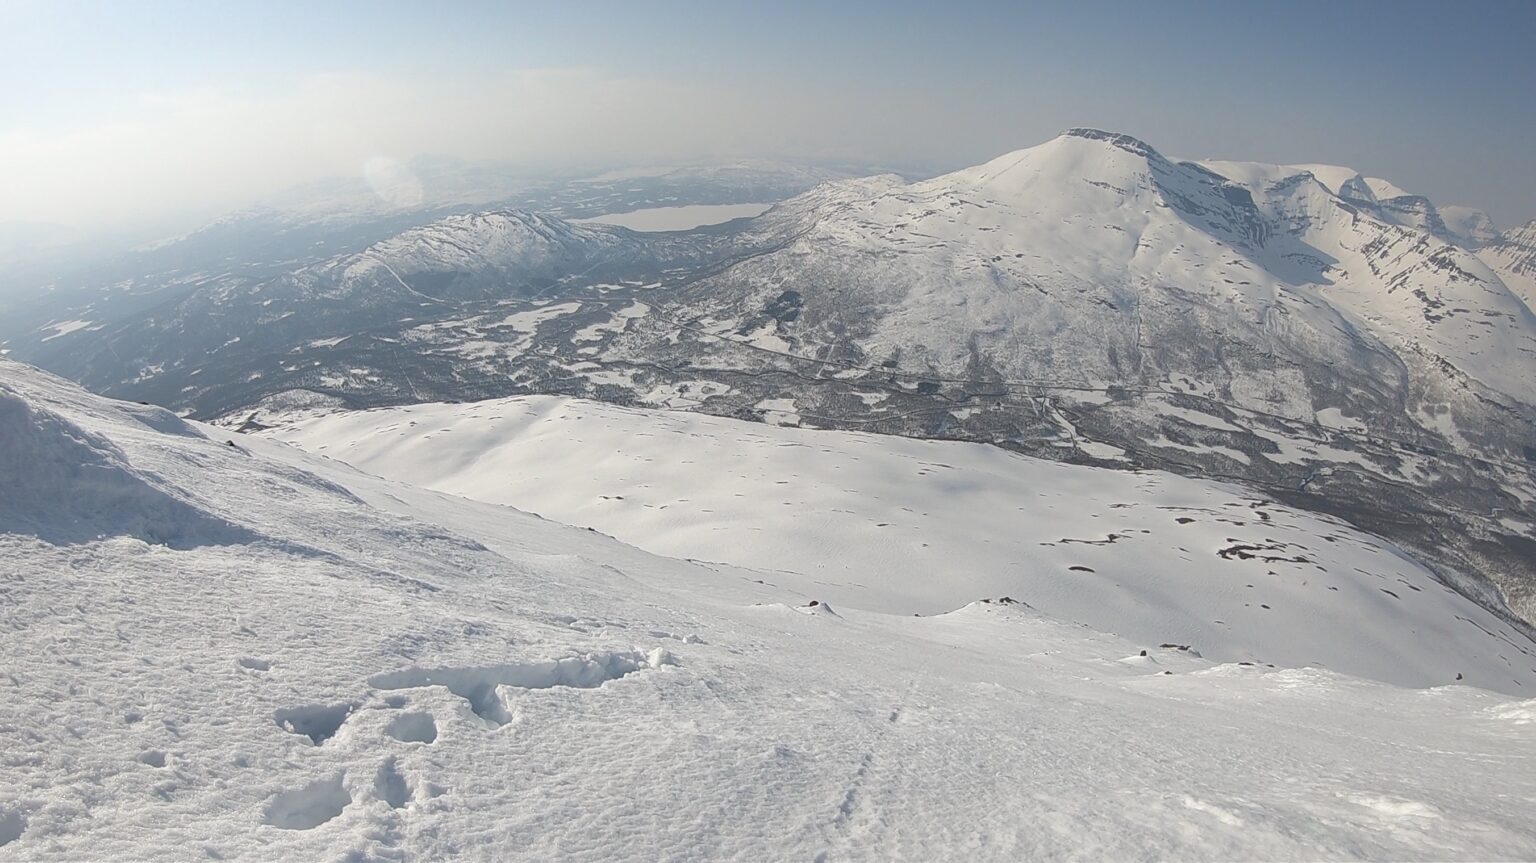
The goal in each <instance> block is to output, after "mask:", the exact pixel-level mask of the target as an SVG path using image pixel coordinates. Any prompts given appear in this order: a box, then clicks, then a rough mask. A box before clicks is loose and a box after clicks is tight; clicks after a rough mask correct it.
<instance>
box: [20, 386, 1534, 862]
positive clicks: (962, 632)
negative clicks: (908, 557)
mask: <svg viewBox="0 0 1536 863" xmlns="http://www.w3.org/2000/svg"><path fill="white" fill-rule="evenodd" d="M0 377H3V379H4V381H5V383H6V385H7V387H8V388H9V389H10V390H11V391H13V392H16V393H19V394H20V398H21V399H22V400H23V401H24V402H25V403H26V405H27V407H28V408H29V410H31V411H32V412H33V413H34V414H36V415H50V416H57V417H60V418H61V419H63V420H65V421H67V422H68V423H70V424H72V425H73V426H74V427H76V428H78V429H80V430H82V431H83V432H85V433H89V434H90V435H92V436H94V439H95V440H99V441H104V442H106V443H110V444H111V445H112V446H115V447H116V448H117V449H118V451H120V453H121V457H122V459H123V460H124V463H125V464H126V465H127V467H128V468H131V469H132V470H134V471H137V472H139V473H140V474H141V475H142V476H146V477H149V476H152V477H155V478H156V481H157V482H164V483H166V484H167V487H171V486H175V487H178V488H185V487H189V486H190V485H192V484H193V481H194V480H195V484H196V488H197V496H196V497H195V498H190V497H189V498H186V500H188V501H189V503H188V505H189V506H196V507H197V508H199V509H201V510H203V511H205V512H207V513H208V514H209V516H210V517H218V518H223V519H226V520H229V521H231V522H232V523H235V524H238V525H240V526H242V527H243V528H244V529H246V530H248V531H250V532H251V533H252V534H253V535H259V536H261V537H262V539H261V540H259V541H254V542H249V543H230V544H209V545H198V546H194V547H177V546H174V545H167V544H163V543H160V542H158V541H156V539H154V538H144V537H136V536H132V535H125V534H119V533H114V532H113V531H111V530H107V529H102V530H99V531H97V534H98V535H99V538H92V539H89V540H86V541H71V542H68V543H59V542H56V541H54V540H51V539H49V538H48V537H46V536H45V535H42V534H40V533H38V532H36V531H32V530H22V531H21V532H16V530H15V529H14V527H13V526H12V524H11V523H10V522H7V523H6V524H5V526H4V528H3V529H0V601H3V607H4V608H5V613H4V615H3V616H0V655H4V656H5V658H6V660H5V664H4V669H3V673H0V753H3V758H0V860H28V861H33V860H63V861H74V860H82V859H90V860H143V859H225V860H272V859H304V860H311V859H396V860H439V859H447V858H454V859H466V860H509V859H525V860H547V859H554V858H564V859H620V860H658V859H754V860H768V859H798V860H811V859H826V860H841V859H952V858H954V857H957V856H964V857H967V858H971V859H977V860H1018V859H1044V858H1058V859H1059V858H1064V857H1072V858H1095V859H1126V858H1132V857H1136V858H1141V857H1147V856H1157V857H1164V858H1169V859H1175V858H1176V859H1233V858H1242V859H1256V858H1263V859H1318V858H1339V857H1350V858H1378V859H1408V858H1432V859H1515V858H1528V857H1531V856H1533V855H1536V835H1533V832H1532V830H1531V825H1530V818H1529V811H1528V809H1529V806H1528V801H1529V800H1530V799H1532V798H1536V768H1533V766H1532V765H1536V748H1533V747H1536V743H1533V740H1536V738H1533V737H1532V735H1531V734H1530V733H1529V729H1530V722H1529V721H1530V717H1531V716H1532V715H1536V714H1533V711H1536V708H1533V706H1532V704H1533V702H1531V701H1520V700H1515V699H1512V698H1510V697H1509V696H1506V695H1499V694H1495V693H1493V692H1490V691H1487V690H1482V689H1476V688H1472V687H1468V686H1465V685H1447V686H1442V687H1438V688H1434V689H1428V690H1416V689H1400V688H1396V687H1393V686H1389V685H1385V684H1380V683H1373V682H1368V681H1364V680H1361V679H1357V678H1352V677H1348V676H1344V675H1341V674H1339V673H1337V672H1334V671H1330V670H1325V669H1318V668H1284V667H1276V668H1270V667H1266V666H1264V665H1262V664H1242V663H1225V664H1223V663H1220V662H1217V661H1214V660H1212V659H1210V658H1204V657H1200V656H1198V655H1196V653H1197V650H1195V649H1185V648H1186V647H1187V646H1186V645H1176V644H1168V645H1159V644H1156V643H1146V642H1142V641H1138V640H1127V639H1125V638H1122V637H1119V636H1113V635H1108V634H1104V633H1099V632H1096V631H1094V630H1093V629H1090V628H1088V627H1084V626H1082V625H1080V624H1077V623H1072V622H1067V621H1063V620H1060V619H1058V618H1055V617H1052V616H1049V615H1045V614H1042V613H1041V612H1040V611H1038V610H1037V609H1033V608H1030V607H1029V606H1027V605H1025V604H1024V603H1021V602H1017V601H1014V600H1005V599H998V598H993V600H992V601H987V602H973V603H969V604H966V605H965V606H964V607H962V608H958V609H956V610H953V611H949V612H946V613H943V614H937V615H928V616H911V615H905V614H904V615H887V614H879V613H872V612H868V611H863V610H860V609H859V608H858V607H857V605H854V604H849V603H836V606H837V611H836V612H831V611H830V610H829V609H828V608H827V605H826V603H821V602H818V603H817V604H816V605H814V606H810V605H809V604H808V603H807V602H805V601H804V600H803V599H802V598H801V597H800V596H799V595H798V593H797V592H796V591H795V590H793V589H787V588H784V587H780V586H776V585H775V584H773V581H774V579H773V578H772V577H771V576H770V575H769V574H765V573H760V572H755V571H748V570H738V569H733V568H731V567H728V566H724V565H709V566H705V565H697V564H692V563H688V562H684V561H677V560H670V559H665V558H660V557H655V556H652V555H650V554H647V553H645V552H643V551H640V550H638V549H635V548H634V547H632V546H627V545H624V544H621V543H619V542H617V541H615V540H612V539H610V538H608V537H605V536H602V535H600V534H597V533H594V532H592V531H588V530H584V529H581V528H577V527H568V526H565V525H561V524H559V523H556V522H551V521H546V520H544V519H540V518H537V517H534V516H530V515H527V514H524V513H522V512H519V511H517V510H514V509H511V508H508V507H503V506H496V505H491V504H485V503H480V502H475V501H470V500H466V499H464V498H458V497H453V496H448V495H444V494H441V493H437V492H432V491H428V490H424V489H421V488H419V487H414V486H410V485H406V484H402V483H396V482H391V481H388V480H383V479H378V478H374V477H370V476H368V475H366V474H363V473H360V472H358V471H356V470H354V469H352V468H349V467H347V466H345V465H343V464H341V463H339V462H335V461H330V460H326V459H320V458H316V457H312V456H307V455H305V454H303V453H301V452H300V451H298V450H296V449H294V448H293V447H290V446H286V445H284V444H280V443H277V442H272V441H264V440H259V439H253V438H243V437H237V438H236V439H235V442H236V444H237V445H236V446H234V447H231V446H229V445H228V444H227V443H225V442H224V440H223V439H222V438H223V436H222V435H219V436H215V437H211V438H210V437H205V436H201V435H185V434H173V433H167V432H164V431H155V430H153V429H150V428H149V427H148V426H146V425H145V424H144V423H143V422H142V421H141V420H140V419H139V418H138V417H137V416H136V415H135V408H134V406H131V405H124V404H119V403H112V402H107V401H103V400H101V399H98V398H96V397H92V396H87V395H86V394H84V393H83V392H81V391H80V390H78V389H75V388H74V387H73V386H71V385H68V384H65V383H63V382H62V381H59V380H57V379H54V378H50V377H48V376H46V375H43V374H40V373H37V372H35V371H33V370H30V369H28V368H26V367H23V366H19V365H16V364H14V363H9V362H5V361H0ZM13 441H14V439H13V438H12V437H11V436H5V437H0V450H6V449H8V448H10V447H12V446H13V445H14V443H13ZM5 491H6V493H7V494H10V493H12V492H13V491H15V490H14V489H12V488H6V489H5ZM31 491H34V492H35V491H36V490H35V489H31ZM183 515H184V514H183ZM95 517H98V518H106V515H104V514H100V513H98V514H96V516H95ZM166 517H167V518H168V519H169V518H175V517H178V516H177V515H176V514H174V513H171V514H167V516H166ZM82 519H83V520H86V521H88V520H89V517H88V516H86V515H82ZM104 524H107V525H110V524H111V522H110V520H108V521H106V522H104ZM871 590H872V591H874V590H877V587H872V588H871ZM1360 611H1361V613H1362V614H1374V613H1377V612H1378V611H1379V609H1374V608H1372V607H1370V606H1361V609H1360ZM1447 649H1448V650H1455V649H1458V648H1456V647H1455V646H1451V647H1448V648H1447ZM455 689H463V690H464V691H465V692H467V693H469V694H468V695H467V696H466V695H462V694H458V693H456V692H455ZM492 696H494V698H495V699H496V702H495V704H493V703H492V702H491V700H490V699H491V697H492ZM476 704H480V705H482V706H484V707H485V711H484V712H486V713H491V714H492V715H493V716H494V721H488V719H487V718H486V717H484V716H482V715H481V714H480V713H478V712H477V711H476V709H475V707H476ZM496 704H499V707H498V706H496ZM333 726H334V727H333ZM316 738H320V739H318V740H317V739H316Z"/></svg>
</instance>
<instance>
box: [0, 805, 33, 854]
mask: <svg viewBox="0 0 1536 863" xmlns="http://www.w3.org/2000/svg"><path fill="white" fill-rule="evenodd" d="M25 832H27V819H25V818H23V817H22V815H21V813H20V812H0V847H3V846H6V845H9V844H11V843H12V842H15V841H16V840H17V839H20V838H21V834H23V833H25Z"/></svg>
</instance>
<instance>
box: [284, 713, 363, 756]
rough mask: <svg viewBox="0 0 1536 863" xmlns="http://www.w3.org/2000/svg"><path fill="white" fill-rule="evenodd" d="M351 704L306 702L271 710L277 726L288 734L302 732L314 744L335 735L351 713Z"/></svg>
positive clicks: (317, 744) (318, 743)
mask: <svg viewBox="0 0 1536 863" xmlns="http://www.w3.org/2000/svg"><path fill="white" fill-rule="evenodd" d="M355 706H356V705H352V704H306V705H304V706H303V707H287V708H284V709H282V710H278V711H275V712H273V714H272V719H273V721H275V722H276V723H277V727H278V728H281V729H283V730H284V731H287V732H289V733H290V734H302V735H304V736H305V737H308V738H309V739H310V740H311V741H313V742H314V744H315V745H316V746H319V745H320V744H322V743H324V742H325V741H327V740H330V739H331V738H332V737H335V736H336V731H337V730H338V729H340V728H341V724H342V723H343V722H346V721H347V717H348V716H350V715H351V714H352V709H353V707H355Z"/></svg>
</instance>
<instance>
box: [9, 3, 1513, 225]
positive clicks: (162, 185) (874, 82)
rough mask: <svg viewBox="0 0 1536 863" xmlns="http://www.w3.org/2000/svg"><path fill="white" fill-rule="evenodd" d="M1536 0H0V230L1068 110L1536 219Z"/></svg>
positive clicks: (762, 152)
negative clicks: (373, 169)
mask: <svg viewBox="0 0 1536 863" xmlns="http://www.w3.org/2000/svg"><path fill="white" fill-rule="evenodd" d="M1533 46H1536V0H1509V2H1455V3H1419V2H1387V0H1380V2H1350V0H1333V2H1318V3H1306V2H1285V3H1262V4H1261V3H1258V2H1249V3H1242V2H1240V3H1231V2H1226V3H1217V2H1195V0H1191V2H1174V0H1170V2H1072V3H1060V4H1055V3H1052V4H1043V3H1042V4H1031V3H1024V2H994V3H984V2H975V3H964V2H950V3H935V2H922V3H900V2H879V3H874V2H870V3H833V2H820V3H817V2H806V3H798V2H782V0H781V2H771V3H769V2H763V3H758V2H751V3H748V2H741V3H733V2H727V0H717V2H697V3H680V2H614V3H609V2H596V0H583V2H548V0H544V2H537V3H526V4H524V3H479V2H467V0H457V2H439V3H432V4H428V3H425V2H421V3H392V2H378V0H375V2H367V3H361V2H359V3H351V2H334V0H326V2H307V3H282V2H271V0H267V2H262V3H251V2H240V3H234V2H214V0H199V2H188V3H171V2H160V3H155V2H148V0H132V2H109V3H99V4H98V3H80V2H66V0H38V2H33V0H0V81H3V82H4V83H5V86H3V87H0V221H3V220H38V221H56V222H63V223H67V224H74V225H85V226H96V225H110V224H113V223H121V222H124V221H128V220H140V221H149V220H161V219H163V218H165V217H166V216H168V215H171V214H178V213H179V214H185V215H188V216H190V214H192V213H209V212H216V211H219V210H223V209H227V208H231V207H236V206H241V205H244V204H246V203H249V202H250V201H252V200H253V199H256V198H259V197H261V196H263V195H266V194H269V193H271V192H274V191H277V190H278V189H280V188H281V187H284V186H288V185H291V184H293V183H296V182H300V181H304V180H308V179H313V178H317V177H321V176H333V175H354V176H355V175H357V174H358V173H359V172H360V171H361V170H362V168H363V166H364V165H366V164H368V163H369V160H370V159H377V158H378V157H392V158H400V159H404V158H409V157H410V156H412V155H416V154H421V153H435V154H447V155H456V156H460V157H465V158H469V159H475V160H481V159H494V160H512V161H518V162H526V163H529V164H536V165H544V166H551V165H570V164H575V163H583V164H591V165H600V164H607V163H615V164H623V163H631V164H633V163H646V162H656V161H679V160H690V159H699V158H709V157H717V156H765V157H773V156H790V157H809V158H836V159H851V160H858V161H865V162H883V163H900V164H914V163H916V164H930V165H932V166H934V167H959V166H962V165H965V164H971V163H974V162H978V161H981V160H984V159H987V158H990V157H992V156H995V155H997V154H999V153H1002V152H1006V151H1008V150H1012V149H1018V148H1020V147H1025V146H1030V145H1033V144H1036V143H1039V142H1040V141H1043V140H1045V139H1047V138H1049V137H1051V136H1053V135H1054V134H1056V133H1057V132H1058V131H1060V130H1061V129H1064V128H1067V127H1070V126H1078V125H1087V126H1098V127H1102V128H1108V129H1113V130H1116V131H1123V132H1128V133H1130V134H1133V135H1136V136H1138V137H1141V138H1143V139H1145V140H1147V141H1148V142H1149V143H1151V144H1152V145H1153V146H1155V147H1157V148H1158V149H1159V150H1161V151H1163V152H1164V153H1166V154H1169V155H1175V156H1183V157H1214V158H1228V159H1250V160H1263V161H1274V162H1331V163H1337V164H1345V165H1350V166H1352V167H1355V168H1357V169H1359V170H1361V171H1364V172H1366V173H1368V174H1373V175H1378V176H1383V177H1387V178H1389V179H1391V180H1392V181H1394V182H1395V183H1397V184H1398V185H1400V186H1403V187H1405V188H1407V189H1409V190H1411V191H1415V192H1419V193H1422V194H1427V195H1429V196H1430V197H1432V198H1434V199H1435V200H1436V201H1437V202H1438V203H1441V204H1450V203H1456V204H1468V205H1473V206H1481V207H1484V208H1486V209H1488V210H1489V211H1490V212H1491V213H1492V214H1493V216H1494V218H1495V220H1497V221H1498V222H1499V223H1500V224H1501V225H1510V224H1512V223H1514V222H1516V221H1525V220H1526V219H1530V218H1533V217H1536V167H1533V165H1532V161H1531V154H1532V152H1533V149H1536V144H1533V142H1536V50H1533Z"/></svg>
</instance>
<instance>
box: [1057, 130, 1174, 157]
mask: <svg viewBox="0 0 1536 863" xmlns="http://www.w3.org/2000/svg"><path fill="white" fill-rule="evenodd" d="M1060 137H1063V138H1086V139H1087V140H1090V141H1103V142H1104V143H1106V144H1109V145H1110V146H1113V147H1119V148H1120V149H1122V150H1125V151H1126V152H1128V153H1135V154H1136V155H1138V156H1144V157H1146V158H1149V159H1150V158H1154V157H1158V158H1160V157H1161V154H1159V153H1158V152H1157V151H1156V150H1154V149H1152V145H1151V144H1148V143H1147V142H1146V141H1143V140H1141V139H1140V138H1133V137H1131V136H1130V135H1124V134H1121V133H1119V132H1106V131H1104V130H1103V129H1090V128H1087V127H1084V126H1079V127H1076V128H1072V129H1068V130H1067V131H1065V132H1062V133H1061V136H1060Z"/></svg>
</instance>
